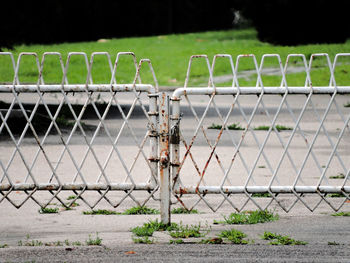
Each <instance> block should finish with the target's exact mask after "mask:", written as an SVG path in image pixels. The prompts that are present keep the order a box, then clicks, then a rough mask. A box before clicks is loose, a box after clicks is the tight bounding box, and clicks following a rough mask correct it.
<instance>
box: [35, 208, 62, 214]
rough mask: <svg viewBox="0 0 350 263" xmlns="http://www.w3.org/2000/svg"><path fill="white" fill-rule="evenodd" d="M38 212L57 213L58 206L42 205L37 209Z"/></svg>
mask: <svg viewBox="0 0 350 263" xmlns="http://www.w3.org/2000/svg"><path fill="white" fill-rule="evenodd" d="M39 213H40V214H57V213H58V207H54V208H51V207H42V208H40V209H39Z"/></svg>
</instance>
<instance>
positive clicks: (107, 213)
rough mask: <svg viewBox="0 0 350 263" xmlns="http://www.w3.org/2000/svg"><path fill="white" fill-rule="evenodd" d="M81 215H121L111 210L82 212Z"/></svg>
mask: <svg viewBox="0 0 350 263" xmlns="http://www.w3.org/2000/svg"><path fill="white" fill-rule="evenodd" d="M83 214H84V215H121V213H118V212H116V211H113V210H107V209H98V210H90V211H83Z"/></svg>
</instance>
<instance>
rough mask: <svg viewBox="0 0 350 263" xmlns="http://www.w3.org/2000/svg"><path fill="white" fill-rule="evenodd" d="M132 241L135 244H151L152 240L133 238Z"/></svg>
mask: <svg viewBox="0 0 350 263" xmlns="http://www.w3.org/2000/svg"><path fill="white" fill-rule="evenodd" d="M132 241H134V243H136V244H153V243H154V240H153V239H150V238H149V237H148V236H143V237H133V238H132Z"/></svg>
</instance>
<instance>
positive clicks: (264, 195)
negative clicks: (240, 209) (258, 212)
mask: <svg viewBox="0 0 350 263" xmlns="http://www.w3.org/2000/svg"><path fill="white" fill-rule="evenodd" d="M252 197H263V198H267V197H272V196H271V194H270V193H254V194H252Z"/></svg>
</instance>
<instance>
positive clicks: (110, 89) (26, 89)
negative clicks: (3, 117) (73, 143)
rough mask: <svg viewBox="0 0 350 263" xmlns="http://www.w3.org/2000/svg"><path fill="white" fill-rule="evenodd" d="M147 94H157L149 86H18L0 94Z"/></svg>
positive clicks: (0, 89)
mask: <svg viewBox="0 0 350 263" xmlns="http://www.w3.org/2000/svg"><path fill="white" fill-rule="evenodd" d="M134 90H136V91H141V92H147V93H150V94H154V93H156V89H155V87H154V86H152V85H149V84H135V85H134V84H64V85H60V84H38V85H34V84H30V85H29V84H28V85H24V84H16V85H1V84H0V92H3V93H10V92H12V91H15V92H20V93H36V92H38V91H39V92H47V93H50V92H52V93H57V92H61V91H64V92H86V91H89V92H132V91H134Z"/></svg>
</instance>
